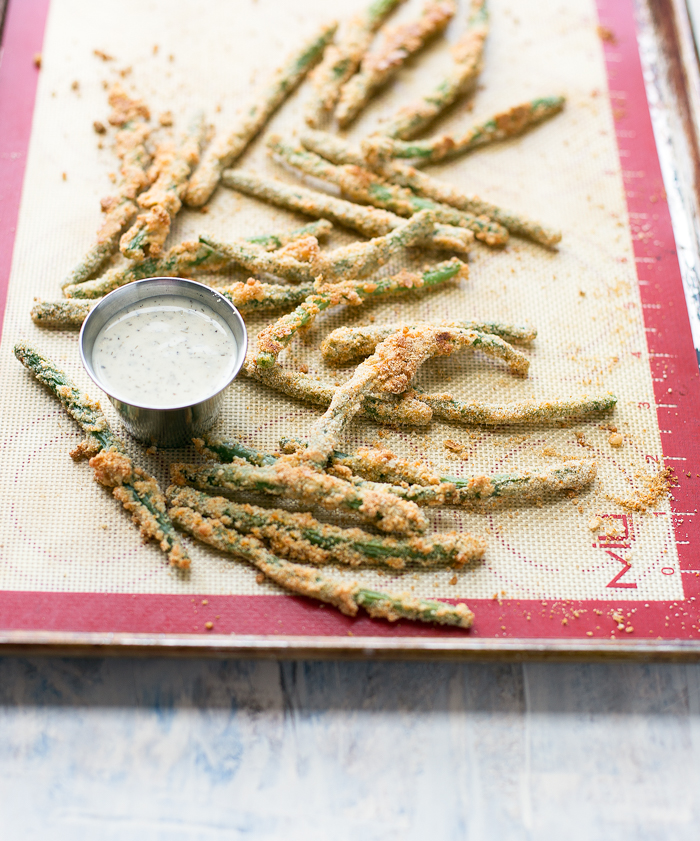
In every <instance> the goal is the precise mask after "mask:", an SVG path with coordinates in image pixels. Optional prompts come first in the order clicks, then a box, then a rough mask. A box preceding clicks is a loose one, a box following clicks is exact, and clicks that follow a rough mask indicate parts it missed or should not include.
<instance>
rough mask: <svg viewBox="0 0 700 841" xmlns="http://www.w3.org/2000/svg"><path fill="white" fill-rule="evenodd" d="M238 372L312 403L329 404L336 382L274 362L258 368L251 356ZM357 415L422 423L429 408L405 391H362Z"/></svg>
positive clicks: (429, 416) (397, 423)
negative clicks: (322, 380) (330, 383)
mask: <svg viewBox="0 0 700 841" xmlns="http://www.w3.org/2000/svg"><path fill="white" fill-rule="evenodd" d="M242 372H243V373H244V374H245V375H246V376H248V377H250V378H251V379H254V380H257V381H258V382H260V383H262V384H263V385H266V386H268V388H272V389H274V390H275V391H279V392H281V393H282V394H286V395H288V396H289V397H293V398H296V399H297V400H302V401H304V402H305V403H311V405H313V406H321V407H323V408H326V407H328V406H330V404H331V400H332V399H333V395H334V394H335V392H336V386H333V385H328V384H327V383H322V382H321V381H320V380H317V379H316V378H315V377H312V376H311V375H310V374H304V373H301V372H298V371H286V370H284V369H283V368H280V367H279V366H278V365H275V366H274V367H273V368H260V367H259V366H258V365H256V364H255V362H254V361H253V359H252V358H248V359H246V363H245V365H244V367H243V369H242ZM359 415H360V416H361V417H365V418H368V419H369V420H373V421H375V422H376V423H382V424H389V425H391V426H426V425H427V424H429V423H430V421H431V420H432V417H433V412H432V410H431V409H430V407H429V406H428V405H427V404H426V403H424V402H423V401H421V400H416V399H415V398H414V397H412V396H409V395H401V396H399V397H396V396H395V395H376V394H365V395H364V397H363V398H362V404H361V406H360V411H359Z"/></svg>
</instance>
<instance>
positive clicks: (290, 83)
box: [185, 21, 338, 207]
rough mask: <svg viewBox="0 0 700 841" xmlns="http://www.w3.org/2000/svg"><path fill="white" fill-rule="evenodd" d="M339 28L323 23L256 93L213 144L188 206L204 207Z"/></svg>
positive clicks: (198, 171) (188, 197) (192, 187)
mask: <svg viewBox="0 0 700 841" xmlns="http://www.w3.org/2000/svg"><path fill="white" fill-rule="evenodd" d="M337 26H338V24H337V23H336V22H335V21H333V22H331V23H326V24H324V25H323V26H322V27H321V28H320V30H318V31H317V32H316V33H315V34H314V36H313V37H312V38H311V39H310V40H309V41H307V42H306V43H304V45H303V47H302V48H301V50H300V51H298V52H294V53H292V54H291V55H290V56H288V57H287V60H286V61H285V63H284V64H283V65H282V67H280V68H279V69H278V70H276V71H275V72H274V73H273V74H272V76H271V77H270V78H268V79H267V81H266V82H265V84H264V86H263V87H262V89H261V90H259V91H257V92H256V93H255V94H254V96H253V99H252V104H251V105H250V106H249V107H248V109H247V110H246V111H245V112H244V114H243V115H242V116H241V117H240V118H239V121H238V123H237V124H236V126H235V128H234V129H233V131H231V132H230V133H229V134H227V135H226V136H224V137H221V138H219V139H218V140H216V141H214V143H212V145H211V146H210V148H209V149H208V150H207V152H206V154H205V155H204V158H203V160H202V162H201V164H200V165H199V167H198V168H197V169H196V170H195V172H194V174H193V175H192V178H191V179H190V183H189V185H188V187H187V192H186V194H185V202H186V203H187V204H188V205H190V206H191V207H201V206H202V205H203V204H204V203H205V202H206V201H207V200H208V199H209V197H210V196H211V194H212V193H213V192H214V190H215V189H216V185H217V184H218V183H219V178H220V177H221V173H222V172H223V171H224V169H226V168H227V167H229V166H231V164H232V163H234V161H236V160H237V159H238V158H239V157H240V156H241V155H242V154H243V152H244V151H245V150H246V148H247V147H248V145H249V143H250V142H251V141H252V140H253V138H254V137H255V136H256V135H257V134H258V133H259V132H260V131H261V130H262V129H263V128H264V126H265V125H266V123H267V121H268V120H269V119H270V117H271V116H272V114H273V113H274V112H275V111H276V110H277V109H278V108H279V106H280V105H281V104H282V103H283V102H284V101H285V99H287V97H288V96H289V95H290V94H291V93H292V92H293V91H294V90H295V89H296V88H297V87H298V86H299V85H300V84H301V82H302V80H303V79H304V76H306V74H307V73H308V72H309V70H310V69H311V68H312V67H313V66H314V64H316V62H317V61H318V60H319V59H320V58H321V56H322V55H323V51H324V49H325V48H326V46H327V45H328V44H329V43H330V41H331V40H332V38H333V36H334V35H335V31H336V29H337Z"/></svg>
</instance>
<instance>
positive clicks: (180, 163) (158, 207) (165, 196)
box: [119, 113, 207, 260]
mask: <svg viewBox="0 0 700 841" xmlns="http://www.w3.org/2000/svg"><path fill="white" fill-rule="evenodd" d="M206 134H207V127H206V124H205V122H204V115H203V114H201V113H200V114H197V115H196V116H195V117H194V119H193V120H192V122H191V123H190V125H189V127H188V129H187V132H186V134H185V137H184V138H183V140H182V143H181V144H180V146H179V147H178V148H177V149H175V148H173V147H172V146H171V145H169V144H168V145H165V144H164V145H162V146H161V147H160V148H159V149H158V150H157V151H156V157H155V162H154V165H153V166H154V169H155V170H156V172H157V175H156V178H155V181H154V182H153V184H152V185H151V186H150V187H149V188H148V190H146V192H145V193H141V194H140V195H139V197H138V204H139V206H140V207H142V208H143V209H144V210H145V212H144V213H140V214H139V215H138V216H137V217H136V221H135V222H134V224H133V225H132V226H131V228H129V230H128V231H127V232H126V233H125V234H123V235H122V238H121V239H120V241H119V248H120V250H121V252H122V254H123V255H124V256H125V257H128V258H129V259H130V260H143V259H145V258H147V257H159V256H160V254H161V253H162V251H163V243H164V242H165V240H166V239H167V236H168V233H169V232H170V223H171V221H172V219H173V217H174V216H175V214H176V213H177V212H178V211H179V210H180V208H181V207H182V196H183V195H184V192H185V188H186V186H187V179H188V178H189V175H190V173H191V172H192V169H193V168H194V167H195V166H196V165H197V163H198V161H199V154H200V152H201V151H202V147H203V146H204V142H205V139H206Z"/></svg>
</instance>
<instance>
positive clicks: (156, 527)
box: [14, 343, 190, 570]
mask: <svg viewBox="0 0 700 841" xmlns="http://www.w3.org/2000/svg"><path fill="white" fill-rule="evenodd" d="M14 353H15V356H16V357H17V359H18V360H19V361H20V362H21V363H22V364H23V365H24V366H25V368H28V369H29V371H31V373H32V374H34V376H35V377H36V379H37V380H39V382H41V383H43V384H44V385H45V386H47V387H48V388H49V390H50V391H51V392H52V393H53V394H54V395H55V396H56V397H57V398H58V399H59V401H60V402H61V404H62V405H63V407H64V408H65V410H66V411H67V412H68V414H69V415H70V416H71V417H72V418H73V419H74V420H75V421H77V423H78V425H79V426H80V427H81V429H82V430H83V431H84V432H85V433H87V440H86V441H84V442H83V443H82V444H81V445H80V446H79V447H78V448H77V449H76V450H74V451H73V452H72V453H71V456H72V457H73V458H75V459H76V460H77V459H78V458H83V457H86V456H92V457H91V458H90V466H91V467H92V468H93V470H94V472H95V479H96V480H97V481H98V482H99V483H100V484H102V485H104V486H105V487H108V488H111V489H112V494H113V496H114V497H115V498H116V499H118V500H119V501H120V502H121V503H122V505H123V506H124V508H125V509H126V510H127V511H129V512H130V513H131V515H132V517H133V519H134V522H136V523H137V524H138V525H139V526H140V528H141V534H142V535H143V537H144V538H151V539H153V540H156V541H157V542H158V545H159V546H160V548H161V550H162V551H163V552H165V554H166V555H167V557H168V560H169V562H170V565H171V566H175V567H177V568H178V569H183V570H184V569H188V568H189V566H190V559H189V557H188V555H187V551H186V549H185V548H184V546H183V545H182V543H181V542H180V538H179V537H178V535H177V532H176V531H175V529H174V528H173V524H172V522H171V521H170V518H169V517H168V514H167V511H166V506H165V497H164V496H163V494H162V492H161V491H160V489H159V488H158V485H157V483H156V480H155V479H154V478H153V477H151V476H149V475H148V474H147V473H145V472H144V471H143V470H141V469H140V468H138V467H136V466H135V465H134V463H133V462H132V460H131V459H130V458H129V456H127V455H126V453H125V452H124V449H123V445H122V443H121V441H119V439H118V438H116V437H115V435H114V433H113V432H112V430H111V429H110V428H109V424H108V423H107V419H106V418H105V416H104V415H103V414H102V410H101V409H100V404H99V403H97V402H96V401H95V400H91V399H90V397H88V396H87V394H84V393H83V392H81V391H80V389H79V388H78V387H77V386H76V385H75V384H74V383H73V382H71V380H70V379H69V378H68V377H67V376H66V374H65V373H64V372H63V371H61V370H60V369H59V368H57V367H56V365H55V364H54V363H53V362H52V361H51V360H50V359H48V358H47V357H46V356H44V355H43V354H41V353H40V352H39V351H38V350H36V349H35V348H33V347H31V346H29V345H27V344H24V343H19V344H17V345H15V348H14Z"/></svg>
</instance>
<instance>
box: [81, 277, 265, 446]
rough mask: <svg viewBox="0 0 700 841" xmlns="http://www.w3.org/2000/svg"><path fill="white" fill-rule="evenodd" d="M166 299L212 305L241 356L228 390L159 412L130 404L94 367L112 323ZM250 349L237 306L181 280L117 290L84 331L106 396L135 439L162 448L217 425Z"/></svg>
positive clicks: (86, 352) (87, 353) (155, 280)
mask: <svg viewBox="0 0 700 841" xmlns="http://www.w3.org/2000/svg"><path fill="white" fill-rule="evenodd" d="M161 295H182V296H183V297H185V298H190V299H192V300H194V301H197V302H199V303H202V304H205V305H207V306H208V307H209V308H210V309H212V310H213V311H214V312H215V313H216V314H217V315H218V316H219V317H220V318H221V319H222V321H224V322H225V323H226V324H227V325H228V327H229V329H230V330H231V332H232V333H233V338H234V340H235V342H236V353H235V358H234V359H232V360H231V369H230V376H229V377H228V379H227V381H226V383H225V384H224V386H223V387H218V388H217V390H216V391H215V392H213V393H212V394H210V395H209V396H208V397H206V398H205V399H204V400H202V401H200V402H199V403H196V404H195V405H193V406H176V407H173V408H169V409H159V408H154V407H153V406H148V405H145V406H135V405H133V404H130V403H124V402H123V401H122V400H120V399H119V398H118V397H116V396H114V395H112V394H110V393H109V388H108V387H107V386H106V385H105V383H103V382H102V381H101V380H100V377H99V375H98V374H97V373H96V372H95V369H94V368H93V365H92V350H93V347H94V344H95V339H96V338H97V335H98V333H99V332H100V330H101V329H102V328H103V327H104V325H105V324H106V323H107V322H108V321H109V319H110V318H112V316H114V315H116V314H117V313H118V312H121V311H122V310H123V309H125V308H127V307H130V306H132V305H133V304H137V303H140V302H141V301H144V300H146V299H148V298H159V297H160V296H161ZM247 349H248V334H247V333H246V329H245V324H244V323H243V319H242V318H241V314H240V313H239V312H238V310H237V309H236V308H235V307H234V306H233V304H232V303H230V301H227V300H226V298H224V297H223V295H220V294H219V293H218V292H217V291H216V290H214V289H211V288H210V287H208V286H204V285H203V284H201V283H196V282H195V281H193V280H185V279H183V278H181V277H151V278H147V279H145V280H136V281H134V282H133V283H128V284H126V285H125V286H121V287H119V289H115V290H114V291H113V292H110V293H109V295H106V296H105V297H104V298H103V299H102V300H101V301H100V302H99V303H98V304H96V306H95V307H93V309H92V310H90V313H89V315H88V317H87V318H86V319H85V321H84V322H83V327H82V330H81V331H80V357H81V359H82V361H83V365H84V366H85V369H86V371H87V372H88V374H89V375H90V378H91V379H92V380H93V381H94V382H95V383H96V384H97V385H98V386H99V387H100V388H101V389H102V390H103V391H104V392H106V394H107V396H108V397H109V399H110V401H111V403H112V404H113V406H114V407H115V409H116V410H117V412H118V413H119V417H120V418H121V420H122V421H123V423H124V426H125V427H126V428H127V429H128V430H129V432H130V433H131V434H132V435H133V436H134V438H136V439H137V440H139V441H142V442H143V443H145V444H154V445H156V446H158V447H178V446H181V445H182V444H187V443H189V441H190V440H191V439H192V438H197V437H199V436H200V435H202V434H203V433H204V432H206V431H207V430H208V429H209V428H210V427H211V426H212V425H213V424H214V421H215V420H216V419H217V417H218V415H219V412H220V410H221V404H222V403H223V399H224V392H225V391H226V389H227V388H228V386H229V385H230V384H231V383H232V382H233V380H234V379H235V378H236V376H237V375H238V372H239V371H240V370H241V367H242V366H243V362H244V361H245V355H246V351H247ZM219 382H220V381H219ZM217 385H218V384H217Z"/></svg>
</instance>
